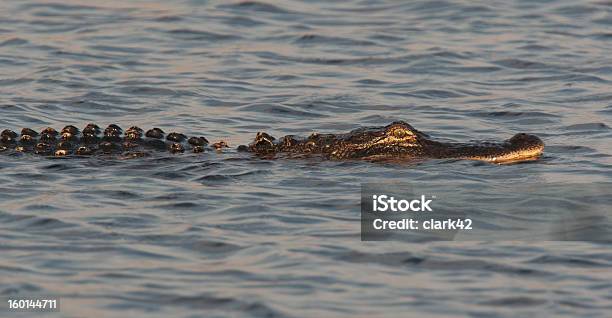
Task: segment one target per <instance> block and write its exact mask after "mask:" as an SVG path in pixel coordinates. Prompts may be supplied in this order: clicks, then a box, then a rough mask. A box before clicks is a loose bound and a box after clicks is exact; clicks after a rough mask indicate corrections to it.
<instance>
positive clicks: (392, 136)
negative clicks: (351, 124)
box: [0, 121, 544, 163]
mask: <svg viewBox="0 0 612 318" xmlns="http://www.w3.org/2000/svg"><path fill="white" fill-rule="evenodd" d="M228 147H229V146H228V144H227V143H226V142H224V141H219V142H216V143H213V144H210V143H209V141H208V140H207V139H206V138H205V137H199V136H196V137H191V138H188V137H187V136H186V135H184V134H181V133H176V132H172V133H169V134H165V133H164V131H163V130H161V129H159V128H153V129H150V130H148V131H146V132H144V130H142V129H140V128H138V127H136V126H134V127H130V128H129V129H126V130H125V132H123V130H122V129H121V128H120V127H119V126H117V125H116V124H111V125H109V126H108V127H107V128H106V129H105V130H104V131H102V130H101V129H100V127H99V126H97V125H95V124H88V125H87V126H86V127H85V128H84V129H83V130H82V131H80V130H79V129H78V128H76V127H75V126H72V125H69V126H66V127H64V128H63V129H62V130H61V131H59V132H58V131H56V130H55V129H53V128H45V129H44V130H42V131H41V132H40V133H38V132H36V131H34V130H32V129H29V128H24V129H23V130H22V131H21V135H18V134H17V133H16V132H14V131H11V130H4V131H2V133H0V151H11V152H15V153H34V154H39V155H44V156H54V157H63V156H90V155H94V154H99V153H102V154H120V155H121V156H122V157H123V158H133V157H141V156H146V155H147V154H148V153H149V152H150V150H160V151H169V152H171V153H183V152H194V153H202V152H205V151H207V150H212V149H216V150H221V149H223V148H228ZM237 150H238V151H243V152H250V153H253V154H255V155H257V156H263V157H275V156H288V157H303V156H320V157H321V158H325V159H331V160H347V159H349V160H350V159H362V160H370V161H379V160H414V159H426V158H431V159H469V160H480V161H487V162H492V163H508V162H517V161H527V160H534V159H537V158H539V157H540V155H541V154H542V152H543V150H544V143H543V142H542V140H540V138H538V137H537V136H535V135H530V134H525V133H519V134H516V135H514V136H513V137H512V138H510V139H507V140H505V141H501V142H473V143H450V142H442V141H436V140H433V139H431V138H430V137H429V136H428V135H427V134H425V133H422V132H420V131H418V130H416V129H415V128H413V127H412V126H411V125H409V124H407V123H405V122H402V121H396V122H393V123H391V124H389V125H386V126H381V127H365V128H359V129H355V130H352V131H350V132H348V133H344V134H319V133H313V134H312V135H310V136H308V137H304V138H300V137H295V136H293V135H287V136H284V137H282V138H279V139H276V138H274V137H272V136H271V135H270V134H268V133H265V132H259V133H257V135H256V136H255V140H254V141H253V142H251V143H250V144H249V145H240V146H238V148H237Z"/></svg>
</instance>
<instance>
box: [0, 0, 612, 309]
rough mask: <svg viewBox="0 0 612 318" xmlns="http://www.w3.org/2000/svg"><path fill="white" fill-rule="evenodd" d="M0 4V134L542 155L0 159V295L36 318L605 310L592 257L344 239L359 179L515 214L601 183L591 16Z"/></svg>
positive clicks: (565, 249)
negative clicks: (46, 299)
mask: <svg viewBox="0 0 612 318" xmlns="http://www.w3.org/2000/svg"><path fill="white" fill-rule="evenodd" d="M0 11H1V12H2V13H3V14H2V15H0V65H1V66H2V74H1V75H0V92H1V93H2V95H1V96H2V98H1V100H0V114H1V116H0V129H4V128H10V129H13V130H17V129H20V128H21V127H31V128H36V129H41V128H43V127H45V126H49V125H51V126H54V127H55V128H61V127H63V126H65V125H68V124H74V125H77V126H84V125H85V124H86V123H87V122H96V123H98V124H99V125H106V124H108V123H111V122H112V123H118V124H120V125H121V126H122V127H124V128H125V127H129V126H131V125H138V126H141V127H146V128H150V127H152V126H158V127H162V128H164V129H167V130H177V131H180V132H184V133H198V134H203V135H205V136H206V137H207V138H208V139H209V140H211V141H213V140H214V141H216V140H219V139H225V140H228V141H229V142H230V144H232V145H234V146H235V145H237V144H240V143H247V142H249V141H250V140H251V139H252V138H253V137H254V134H255V132H257V131H260V130H265V131H269V132H270V133H272V134H273V135H275V136H278V135H285V134H300V135H305V134H309V133H310V132H312V131H320V132H339V131H347V130H350V129H353V128H356V127H359V126H365V125H384V124H388V123H389V122H392V121H394V120H398V119H401V120H405V121H407V122H409V123H411V124H412V125H413V126H415V127H416V128H417V129H420V130H422V131H424V132H427V133H429V134H430V135H432V137H435V138H439V139H443V140H455V141H465V140H470V139H492V140H499V139H506V138H509V137H510V136H512V135H513V134H514V133H517V132H529V133H534V134H537V135H538V136H540V137H541V138H542V139H543V140H544V141H545V143H546V145H547V147H546V150H545V155H544V157H543V158H542V159H541V160H540V161H537V162H531V163H529V164H517V165H507V166H497V165H489V164H482V163H476V162H468V161H440V160H438V161H425V162H416V163H409V164H400V163H365V162H322V161H320V160H316V159H300V160H284V159H279V160H265V159H257V158H253V157H251V156H249V155H247V154H242V153H237V152H234V151H227V152H225V153H222V154H217V153H205V154H203V155H201V156H193V155H176V156H171V155H168V154H159V155H156V156H152V157H149V158H143V159H138V160H128V161H122V160H114V159H110V158H86V159H69V160H50V159H45V158H39V157H34V156H25V157H10V156H2V160H1V161H0V202H2V203H1V204H0V224H1V225H0V236H1V238H2V244H0V250H1V251H2V256H3V257H2V258H1V259H0V272H1V273H2V277H3V280H2V282H3V284H2V286H1V288H0V294H2V295H11V294H21V295H24V294H25V295H27V294H54V295H59V296H60V297H61V298H62V303H61V306H62V313H61V314H60V315H57V317H66V316H68V317H83V316H88V317H92V316H106V317H109V316H117V317H120V316H121V317H122V316H125V313H126V312H127V311H129V313H130V315H131V316H135V317H136V316H142V317H145V316H146V317H152V316H159V317H167V316H169V315H173V316H180V317H192V316H197V315H211V316H228V315H233V316H266V317H278V316H280V317H282V316H289V317H293V316H295V317H301V316H317V317H320V316H325V317H329V316H347V317H348V316H351V317H353V316H356V315H358V316H365V315H377V316H379V315H381V313H383V312H384V313H386V314H387V316H402V315H405V314H406V313H408V312H410V313H415V315H418V316H423V317H426V316H432V317H433V316H466V315H470V316H495V317H499V316H508V317H514V316H516V315H525V316H541V315H542V314H543V313H548V314H551V313H552V314H553V315H555V316H568V317H575V316H587V315H592V316H606V314H607V313H608V312H609V310H610V305H609V302H610V298H609V295H610V294H611V292H612V285H611V284H610V283H609V281H610V279H609V278H610V270H609V269H610V266H611V265H612V253H610V251H609V244H603V243H587V242H530V243H526V242H460V243H458V242H455V243H453V242H437V243H436V242H433V243H426V244H418V243H406V242H361V241H360V239H359V235H360V233H359V202H360V201H359V191H360V185H361V184H362V183H365V182H411V183H412V184H416V185H418V184H427V185H428V186H429V187H433V188H436V187H437V188H438V189H455V190H456V192H455V193H454V195H455V196H458V197H461V198H463V200H465V201H467V202H469V201H473V200H480V201H482V202H481V203H480V204H481V206H482V205H485V206H486V202H489V203H488V204H489V205H490V210H494V209H495V207H496V205H497V204H498V202H500V201H498V200H496V198H501V199H503V200H501V202H504V201H507V200H509V199H511V198H516V200H518V201H520V200H521V198H520V197H517V196H516V193H515V192H514V191H512V189H516V188H517V187H520V186H521V185H523V184H529V185H530V186H534V187H538V186H540V187H543V188H544V187H547V185H549V184H550V183H553V182H554V183H558V184H575V183H590V184H592V183H595V182H610V181H611V174H610V171H611V170H610V165H611V164H612V159H611V154H612V151H611V149H610V137H612V132H611V129H610V125H611V124H610V116H611V114H612V93H610V83H611V81H612V68H611V67H610V65H612V63H611V62H612V59H611V58H610V57H609V55H610V54H609V53H610V48H611V45H612V44H611V42H610V40H611V39H612V37H611V35H612V33H610V21H611V19H610V17H611V16H612V6H610V5H609V4H608V3H606V2H601V1H587V2H580V3H575V2H570V1H559V2H554V3H549V2H533V1H517V2H511V3H504V2H498V3H490V2H472V1H416V2H415V1H413V2H393V1H386V0H382V1H357V0H351V1H343V2H330V3H327V2H310V1H303V2H302V1H265V2H264V1H196V0H191V1H174V2H172V3H168V2H164V1H157V2H154V1H129V2H125V1H105V2H99V3H98V2H96V3H94V2H91V1H68V0H56V1H34V0H31V1H30V0H27V1H3V2H0ZM503 185H507V187H505V186H503ZM475 188H478V189H481V191H480V192H479V193H481V194H482V197H474V195H473V194H474V191H473V190H474V189H475ZM568 191H570V192H572V191H571V190H568ZM545 192H546V191H543V192H541V193H545ZM539 193H540V192H539ZM605 193H606V192H605V191H602V196H605ZM599 199H601V198H599ZM483 202H484V203H483ZM546 202H548V201H547V200H545V199H543V200H532V201H530V202H529V204H530V205H531V208H532V209H548V208H550V206H549V205H547V203H546ZM606 202H607V201H606ZM574 203H575V202H573V201H572V202H569V203H568V204H574ZM521 204H522V205H523V206H525V205H526V204H527V203H526V202H521ZM587 204H588V202H587ZM483 213H486V211H485V212H483ZM523 217H527V218H529V217H530V216H529V215H527V216H524V215H523ZM534 220H535V219H534ZM538 221H540V220H538ZM607 222H609V220H607ZM608 224H609V223H608ZM501 226H504V225H503V224H501ZM517 312H518V314H517ZM27 316H28V315H25V316H24V317H27ZM50 316H52V315H50Z"/></svg>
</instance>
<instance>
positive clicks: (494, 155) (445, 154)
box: [430, 134, 544, 164]
mask: <svg viewBox="0 0 612 318" xmlns="http://www.w3.org/2000/svg"><path fill="white" fill-rule="evenodd" d="M438 144H439V146H436V147H432V148H431V149H441V150H438V151H433V152H431V153H430V155H431V157H432V158H438V159H449V158H450V159H466V160H480V161H486V162H491V163H498V164H508V163H514V162H522V161H531V160H536V159H538V158H539V157H540V156H541V155H542V152H543V151H544V143H543V142H542V140H540V138H538V137H537V136H534V135H528V134H516V135H515V136H514V137H512V138H510V139H508V140H506V141H504V142H501V143H479V144H460V143H456V144H454V143H438Z"/></svg>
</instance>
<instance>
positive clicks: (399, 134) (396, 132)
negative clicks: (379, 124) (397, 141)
mask: <svg viewBox="0 0 612 318" xmlns="http://www.w3.org/2000/svg"><path fill="white" fill-rule="evenodd" d="M393 136H394V137H395V138H404V137H406V136H408V133H407V132H406V131H405V130H403V129H396V130H394V131H393Z"/></svg>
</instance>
